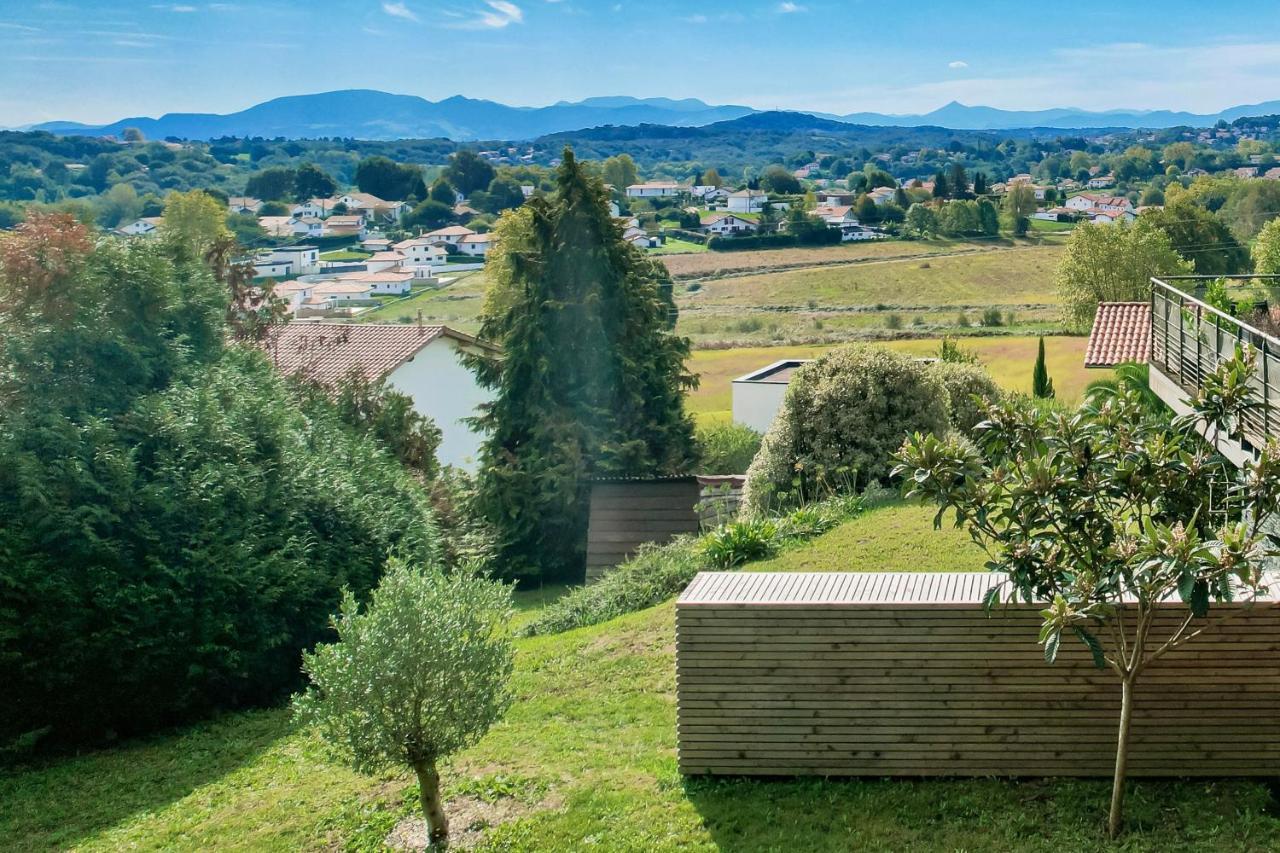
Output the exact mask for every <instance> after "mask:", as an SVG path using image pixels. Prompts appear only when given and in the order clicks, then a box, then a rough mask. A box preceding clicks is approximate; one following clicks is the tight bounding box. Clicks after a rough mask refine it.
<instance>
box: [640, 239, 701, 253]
mask: <svg viewBox="0 0 1280 853" xmlns="http://www.w3.org/2000/svg"><path fill="white" fill-rule="evenodd" d="M705 251H707V244H706V243H695V242H693V241H692V240H681V239H679V238H678V237H668V238H667V242H665V243H663V244H662V245H661V246H659V247H657V248H656V249H649V250H647V253H648V254H650V255H692V254H698V253H700V252H705Z"/></svg>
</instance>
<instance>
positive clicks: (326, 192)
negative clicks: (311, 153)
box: [293, 163, 338, 202]
mask: <svg viewBox="0 0 1280 853" xmlns="http://www.w3.org/2000/svg"><path fill="white" fill-rule="evenodd" d="M337 190H338V185H337V183H336V182H334V180H333V178H331V177H329V173H328V172H326V171H325V170H324V169H321V168H320V167H319V166H317V165H316V164H314V163H303V164H302V165H301V166H299V167H298V171H297V172H296V173H295V174H294V178H293V197H294V198H295V199H297V200H298V201H300V202H304V201H307V200H308V199H313V198H329V197H330V196H331V195H333V194H334V193H335V192H337Z"/></svg>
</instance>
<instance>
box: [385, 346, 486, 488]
mask: <svg viewBox="0 0 1280 853" xmlns="http://www.w3.org/2000/svg"><path fill="white" fill-rule="evenodd" d="M458 350H459V344H458V342H457V341H454V340H453V339H451V338H448V337H441V338H437V339H436V340H434V341H431V343H429V344H427V346H425V347H423V348H422V350H421V351H420V352H419V353H418V354H417V355H416V356H415V357H414V358H413V360H412V361H408V362H406V363H404V364H402V365H400V367H398V368H396V369H395V370H394V371H392V373H391V375H390V376H388V377H387V384H388V385H390V386H391V387H393V388H395V389H396V390H398V391H402V392H403V393H405V394H408V395H409V396H410V397H412V398H413V405H414V408H415V409H417V410H418V411H419V412H421V413H422V414H424V415H426V416H428V417H429V418H431V420H432V421H434V422H435V425H436V426H437V427H439V428H440V450H439V452H438V456H439V459H440V463H441V464H442V465H456V466H458V467H459V468H464V469H466V470H468V471H474V470H475V468H476V465H477V463H478V460H479V456H480V442H481V435H480V434H479V433H477V432H476V431H474V430H473V429H472V428H471V427H470V426H468V425H467V424H465V423H463V419H464V418H469V417H472V416H473V415H475V414H476V407H477V406H479V405H480V404H481V403H487V402H489V401H490V400H492V399H493V395H492V394H490V393H489V392H488V391H487V390H485V389H483V388H481V387H480V385H479V383H478V382H476V377H475V374H473V373H472V372H471V371H470V370H468V369H467V367H466V366H465V365H463V363H462V362H461V361H460V360H459V358H458Z"/></svg>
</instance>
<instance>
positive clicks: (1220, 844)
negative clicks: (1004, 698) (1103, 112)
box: [0, 504, 1280, 853]
mask: <svg viewBox="0 0 1280 853" xmlns="http://www.w3.org/2000/svg"><path fill="white" fill-rule="evenodd" d="M930 515H931V513H930V511H929V510H928V509H926V508H922V507H908V506H904V505H901V504H890V505H889V506H886V507H884V508H882V509H878V510H873V511H871V512H869V513H868V514H866V515H864V516H862V517H860V518H857V519H854V520H853V521H851V522H848V523H847V524H846V525H844V526H842V527H840V528H837V529H836V530H834V531H832V532H830V533H828V534H827V535H826V536H824V537H821V538H819V539H817V540H815V542H814V544H813V545H812V546H811V547H810V548H804V549H797V550H795V551H793V552H789V553H788V554H787V555H785V556H784V557H783V558H781V559H780V560H779V561H778V562H777V563H775V564H774V565H772V566H767V565H765V564H761V565H760V566H759V567H760V568H779V569H784V570H790V569H800V568H825V569H850V570H856V569H870V570H886V571H893V570H905V571H918V570H923V569H929V568H969V567H971V564H970V563H969V562H968V558H967V557H964V556H963V554H958V555H951V557H952V559H951V561H950V562H945V561H946V560H947V559H948V554H947V552H948V550H950V549H952V547H953V544H958V543H956V540H955V537H954V535H953V534H951V533H950V532H943V533H938V534H935V533H933V532H932V531H931V530H928V519H929V516H930ZM913 516H914V517H913ZM885 531H895V532H893V533H886V532H885ZM906 537H916V538H921V539H925V538H928V537H938V542H937V544H936V546H935V545H934V543H927V544H925V543H922V547H921V548H915V547H903V544H904V543H903V540H904V539H905V538H906ZM806 555H809V556H806ZM933 561H938V562H937V564H936V565H930V563H931V562H933ZM810 563H812V565H810ZM673 614H674V608H673V607H672V605H671V603H670V602H667V603H665V604H662V605H659V606H657V607H654V608H651V609H648V610H644V611H641V612H638V613H633V614H630V615H627V616H623V617H621V618H619V619H615V620H612V621H610V622H607V623H604V624H602V625H597V626H594V627H591V628H584V629H580V630H576V631H571V632H569V633H566V634H562V635H553V636H549V637H537V638H532V639H528V640H520V641H518V651H517V660H516V673H515V676H514V681H513V686H514V689H515V692H516V697H517V699H516V703H515V705H514V706H513V707H512V709H511V711H510V712H509V713H508V715H507V718H506V719H505V721H503V722H502V723H501V724H500V725H498V726H497V727H496V728H494V729H493V730H492V731H491V732H490V733H489V735H488V736H487V737H485V739H484V740H483V741H481V743H480V744H479V745H477V746H476V747H474V748H472V749H470V750H468V751H467V752H465V753H463V754H462V755H460V756H459V757H458V758H456V759H455V760H454V761H452V762H451V763H450V764H449V766H448V767H447V768H446V770H445V773H444V787H445V793H446V796H447V798H448V800H449V803H448V806H447V808H448V810H449V812H450V813H451V817H452V821H453V825H454V832H455V834H457V835H461V837H460V838H457V839H456V840H457V841H459V842H461V844H459V846H463V844H466V845H468V846H470V845H471V844H475V845H477V847H478V849H481V850H488V851H544V850H585V849H595V850H608V851H610V853H614V851H623V852H624V853H625V852H626V851H668V850H671V851H674V850H685V851H708V853H709V851H716V850H720V851H783V850H788V851H789V850H796V851H800V850H803V851H819V852H820V851H846V850H876V851H899V850H911V851H923V853H932V851H939V852H940V853H941V851H955V850H974V851H977V850H1017V851H1029V853H1058V851H1065V850H1069V851H1073V853H1075V851H1085V853H1090V851H1099V853H1101V851H1110V850H1117V849H1123V850H1126V851H1131V852H1132V851H1161V853H1184V851H1263V850H1275V849H1277V848H1280V817H1277V815H1278V814H1280V803H1277V800H1276V799H1275V797H1274V796H1273V795H1272V794H1271V793H1270V792H1269V791H1268V788H1267V786H1266V784H1265V783H1264V782H1260V781H1242V780H1221V781H1203V780H1200V781H1191V782H1178V781H1143V782H1139V783H1135V784H1132V785H1131V787H1130V789H1129V790H1130V793H1129V798H1130V799H1129V804H1128V815H1129V826H1130V831H1129V833H1128V834H1127V835H1126V836H1125V837H1124V838H1123V839H1122V840H1121V841H1120V842H1119V844H1118V845H1115V844H1112V843H1111V842H1108V841H1107V840H1106V839H1105V837H1104V832H1103V823H1104V816H1105V810H1106V803H1107V796H1108V793H1109V788H1110V783H1109V781H1107V780H1102V779H1098V780H1085V781H1076V780H1034V779H1031V780H1022V781H1006V780H998V779H938V780H926V781H914V780H898V779H861V780H858V779H855V780H822V779H797V780H774V781H768V780H761V781H750V780H741V779H720V780H707V779H685V778H682V777H681V776H680V775H679V774H678V772H677V771H676V760H675V696H674V690H675V677H674V646H673V636H674V619H673ZM1028 642H1029V643H1034V642H1035V638H1034V637H1028ZM0 802H2V803H4V808H3V809H0V849H5V850H46V849H55V848H57V849H76V850H121V849H130V850H202V851H203V850H246V851H248V850H253V851H260V850H261V851H294V850H322V849H323V850H333V849H351V850H376V849H382V847H383V842H384V839H385V838H386V836H387V834H388V832H390V831H391V830H392V828H393V827H395V826H396V824H397V823H398V822H399V821H400V820H401V819H402V818H404V817H405V816H407V815H409V814H411V813H412V812H413V810H414V808H415V806H416V789H415V787H414V786H413V784H412V783H411V781H410V778H409V777H408V775H406V774H399V773H388V774H385V775H382V776H379V777H363V776H359V775H357V774H354V773H352V772H350V771H348V770H346V769H344V768H342V767H340V766H338V765H336V764H334V763H333V762H332V761H330V760H329V759H328V758H326V756H325V754H324V752H323V751H322V750H321V748H320V746H319V744H317V743H316V742H315V741H314V740H313V739H311V738H310V737H308V736H306V735H304V734H301V733H298V732H296V731H294V730H293V729H292V728H291V726H290V724H289V721H288V714H287V712H285V711H282V710H267V711H254V712H247V713H238V714H226V715H224V716H222V717H220V718H218V719H216V720H213V721H210V722H206V723H202V724H198V725H194V726H189V727H186V728H183V729H180V730H177V731H174V732H170V733H168V734H163V735H159V736H156V737H153V738H148V739H145V740H140V741H135V742H131V743H127V744H122V745H120V746H118V747H116V748H113V749H109V750H103V751H99V752H91V753H87V754H84V755H79V756H70V757H65V758H61V759H56V760H50V761H48V762H44V763H41V764H39V765H36V766H32V767H28V768H23V769H20V770H17V771H9V772H5V773H3V774H0ZM485 825H488V826H489V828H488V829H487V830H485V831H483V832H480V831H468V827H480V828H483V827H484V826H485Z"/></svg>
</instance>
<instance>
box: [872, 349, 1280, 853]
mask: <svg viewBox="0 0 1280 853" xmlns="http://www.w3.org/2000/svg"><path fill="white" fill-rule="evenodd" d="M1252 369H1253V359H1252V358H1251V357H1249V356H1248V355H1247V354H1243V353H1238V354H1237V357H1236V358H1235V359H1233V360H1228V361H1226V362H1224V363H1223V364H1222V365H1221V366H1220V367H1219V368H1218V370H1217V371H1216V372H1214V373H1213V374H1212V375H1211V376H1209V377H1207V379H1206V381H1205V383H1204V385H1203V388H1202V390H1201V391H1200V392H1199V393H1198V394H1197V395H1196V396H1195V397H1194V398H1192V399H1191V400H1190V404H1191V407H1192V413H1191V414H1189V415H1187V416H1186V417H1184V418H1181V419H1178V420H1175V421H1173V422H1169V421H1167V420H1163V419H1161V418H1160V417H1158V416H1152V415H1150V414H1149V408H1148V407H1147V406H1146V405H1145V404H1144V400H1143V399H1142V395H1141V394H1140V393H1139V392H1138V391H1137V390H1135V389H1132V388H1128V387H1122V388H1120V389H1102V390H1100V391H1099V392H1097V393H1095V394H1094V395H1092V396H1091V397H1090V398H1089V399H1088V400H1087V401H1086V403H1085V405H1084V406H1082V407H1081V408H1080V409H1079V410H1078V411H1076V412H1073V413H1058V414H1048V413H1046V412H1044V411H1042V410H1039V409H1037V408H1033V407H1030V406H1027V405H1019V404H1017V403H1015V402H1006V403H1002V404H999V405H995V406H992V407H990V408H989V409H988V419H987V421H985V422H984V423H983V424H980V425H979V427H978V429H977V438H976V442H970V441H968V440H966V439H965V438H963V437H960V436H956V435H954V434H953V435H951V436H947V437H944V438H939V437H936V436H932V435H923V434H916V435H915V436H913V437H912V438H910V439H908V440H907V442H906V443H905V444H904V445H903V447H902V449H901V451H900V452H899V454H898V460H899V463H900V464H899V465H898V466H897V468H896V469H895V473H897V474H899V475H901V476H903V477H904V478H905V480H906V484H907V486H908V492H909V495H911V496H915V497H918V498H922V499H925V500H928V501H932V502H934V503H936V504H938V505H939V506H940V509H939V511H938V515H937V516H936V517H935V522H934V523H935V527H936V526H938V525H939V524H940V523H941V520H942V518H943V514H944V513H945V512H946V511H947V510H953V511H954V512H955V523H956V525H957V526H967V527H968V529H969V532H970V534H971V535H972V536H973V539H974V540H975V541H976V542H977V543H978V544H980V545H981V546H983V547H984V548H985V549H986V551H987V553H988V555H989V556H990V562H989V564H988V565H990V566H991V567H992V568H993V569H994V570H996V571H1000V572H1003V573H1005V579H1004V580H1003V581H1001V582H1000V583H998V584H997V585H995V586H994V587H993V589H992V590H991V592H990V593H989V594H988V596H987V599H986V601H985V602H984V603H985V605H986V607H987V608H988V609H989V610H990V609H991V608H993V607H995V606H996V605H997V604H999V603H1000V600H1001V599H1004V601H1005V602H1006V603H1011V602H1013V601H1014V600H1016V599H1018V598H1021V599H1022V600H1023V601H1025V602H1026V603H1032V602H1045V603H1047V606H1046V607H1045V609H1044V610H1043V611H1041V615H1042V616H1043V624H1042V627H1041V630H1040V638H1039V639H1040V643H1041V644H1042V645H1043V646H1044V654H1045V659H1046V660H1047V661H1048V662H1050V663H1052V662H1053V661H1054V660H1055V658H1056V657H1057V654H1058V648H1059V646H1060V644H1061V642H1062V640H1063V637H1064V636H1066V637H1069V638H1073V641H1079V642H1082V643H1084V645H1085V646H1087V647H1088V648H1089V650H1090V651H1091V652H1092V655H1093V659H1094V662H1095V664H1097V666H1099V667H1100V668H1110V670H1111V671H1112V672H1113V673H1114V674H1115V675H1116V677H1117V678H1118V679H1119V682H1120V689H1121V710H1120V720H1119V731H1118V737H1117V744H1116V756H1115V776H1114V780H1113V787H1112V796H1111V811H1110V818H1109V822H1108V828H1109V831H1110V833H1111V834H1112V835H1113V836H1114V835H1115V834H1116V833H1117V832H1118V831H1119V827H1120V821H1121V815H1122V809H1123V802H1124V781H1125V773H1126V769H1127V761H1128V748H1129V728H1130V720H1131V718H1132V714H1133V704H1134V685H1135V684H1136V683H1137V682H1138V680H1139V678H1140V677H1141V676H1142V674H1143V672H1144V671H1146V669H1147V667H1149V666H1150V665H1151V664H1152V663H1153V662H1154V661H1156V660H1158V659H1159V658H1161V657H1163V656H1164V655H1165V654H1167V653H1168V652H1170V651H1171V650H1173V649H1176V648H1179V647H1181V646H1183V645H1185V644H1186V643H1189V642H1191V641H1192V640H1194V639H1195V638H1196V637H1197V636H1199V635H1200V634H1202V633H1204V632H1205V631H1206V630H1209V629H1211V628H1213V627H1214V626H1215V625H1216V624H1217V623H1218V622H1219V621H1220V620H1223V619H1229V618H1232V617H1234V616H1237V615H1238V614H1239V613H1240V612H1242V610H1243V609H1246V608H1247V605H1248V604H1250V603H1252V602H1253V601H1254V600H1255V599H1256V598H1257V597H1258V596H1259V594H1260V593H1262V592H1264V591H1265V587H1264V585H1263V578H1264V575H1263V573H1262V564H1263V559H1264V557H1266V556H1268V555H1269V549H1268V547H1267V543H1268V540H1269V537H1267V536H1266V535H1265V534H1264V532H1263V530H1262V527H1261V525H1262V522H1263V520H1264V519H1265V518H1267V517H1268V516H1271V515H1273V514H1274V513H1275V512H1276V511H1277V510H1278V509H1280V445H1277V444H1276V443H1275V442H1271V443H1269V444H1268V445H1267V447H1266V448H1265V449H1264V450H1263V451H1262V453H1261V454H1260V457H1259V459H1258V460H1257V461H1256V462H1253V463H1250V464H1247V465H1245V466H1244V468H1243V469H1241V470H1239V471H1237V470H1236V469H1235V468H1234V467H1233V466H1232V465H1231V464H1230V463H1229V462H1227V461H1226V460H1225V459H1224V458H1223V457H1222V456H1221V455H1220V454H1219V453H1217V452H1216V450H1215V449H1214V446H1213V445H1212V444H1210V443H1208V442H1206V441H1204V440H1203V439H1202V438H1201V435H1202V434H1203V435H1208V436H1210V437H1211V438H1212V439H1213V441H1214V443H1216V442H1217V441H1218V439H1219V436H1227V435H1230V434H1231V431H1232V430H1233V429H1234V428H1235V427H1234V426H1233V425H1234V424H1238V423H1239V422H1240V416H1241V415H1242V414H1243V413H1244V411H1245V410H1246V409H1247V408H1248V407H1249V406H1251V405H1255V404H1254V403H1253V401H1252V400H1251V399H1250V398H1249V394H1248V393H1247V390H1246V389H1247V388H1248V383H1247V382H1245V381H1244V377H1247V376H1248V374H1249V371H1251V370H1252ZM1226 601H1237V602H1242V603H1244V604H1245V605H1246V608H1239V607H1236V608H1231V609H1229V610H1226V611H1224V612H1222V613H1220V614H1215V615H1214V618H1209V613H1210V610H1211V606H1212V604H1213V603H1215V602H1226ZM1178 602H1180V604H1179V603H1178ZM1171 607H1178V608H1180V610H1174V611H1173V612H1174V613H1175V614H1176V615H1177V618H1176V621H1175V622H1174V627H1172V628H1168V627H1167V626H1168V625H1169V622H1168V621H1167V620H1162V621H1160V622H1156V621H1155V620H1154V617H1155V615H1156V613H1157V610H1159V611H1160V612H1161V613H1164V614H1166V615H1167V614H1168V613H1169V612H1170V608H1171ZM1162 625H1163V626H1166V628H1165V629H1163V630H1162V629H1161V627H1160V626H1162Z"/></svg>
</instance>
